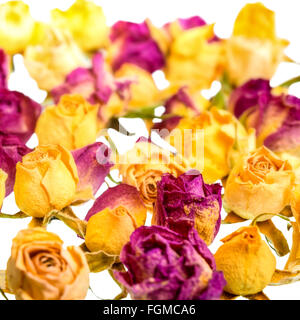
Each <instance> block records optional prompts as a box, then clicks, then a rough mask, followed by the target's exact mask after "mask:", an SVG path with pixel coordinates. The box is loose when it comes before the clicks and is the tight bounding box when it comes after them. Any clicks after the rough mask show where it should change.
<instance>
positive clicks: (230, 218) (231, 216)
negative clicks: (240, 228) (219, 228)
mask: <svg viewBox="0 0 300 320" xmlns="http://www.w3.org/2000/svg"><path fill="white" fill-rule="evenodd" d="M244 221H246V220H245V219H243V218H241V217H240V216H238V215H237V214H235V213H234V212H233V211H230V212H229V213H228V214H227V216H226V217H225V219H224V220H222V224H232V223H240V222H244Z"/></svg>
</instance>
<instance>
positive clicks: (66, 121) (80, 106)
mask: <svg viewBox="0 0 300 320" xmlns="http://www.w3.org/2000/svg"><path fill="white" fill-rule="evenodd" d="M97 113H98V105H91V104H89V103H88V102H87V101H86V100H85V99H84V98H83V97H82V96H80V95H63V96H62V97H61V99H60V101H59V103H58V104H57V105H56V106H48V107H46V108H45V110H44V112H43V113H42V114H41V116H40V117H39V119H38V121H37V125H36V129H35V131H36V134H37V136H38V139H39V144H60V145H62V146H64V147H65V148H67V149H69V150H73V149H79V148H81V147H84V146H86V145H88V144H90V143H93V142H95V141H96V138H97V136H98V132H99V129H100V128H99V121H98V117H97Z"/></svg>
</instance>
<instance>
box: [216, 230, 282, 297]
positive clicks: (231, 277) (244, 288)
mask: <svg viewBox="0 0 300 320" xmlns="http://www.w3.org/2000/svg"><path fill="white" fill-rule="evenodd" d="M222 242H224V244H223V245H222V246H221V247H219V249H218V250H217V252H216V253H215V255H214V256H215V260H216V264H217V270H220V271H223V273H224V277H225V279H226V281H227V284H226V286H225V288H224V290H225V291H226V292H229V293H231V294H234V295H242V296H245V295H251V294H255V293H258V292H260V291H262V290H263V289H264V288H265V286H267V285H268V284H269V283H270V281H271V278H272V276H273V273H274V271H275V268H276V259H275V257H274V255H273V253H272V252H271V249H270V248H269V246H268V245H267V244H266V243H265V242H264V241H263V240H262V239H261V236H260V234H259V230H258V228H257V227H256V226H249V227H242V228H240V229H238V230H237V231H235V232H233V233H232V234H230V235H229V236H227V237H225V238H224V239H222Z"/></svg>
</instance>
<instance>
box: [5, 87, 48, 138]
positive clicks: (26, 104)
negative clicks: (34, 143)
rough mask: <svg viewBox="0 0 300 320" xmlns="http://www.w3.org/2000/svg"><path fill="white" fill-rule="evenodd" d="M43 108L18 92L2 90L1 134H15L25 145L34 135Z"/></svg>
mask: <svg viewBox="0 0 300 320" xmlns="http://www.w3.org/2000/svg"><path fill="white" fill-rule="evenodd" d="M41 110H42V107H41V105H40V104H38V103H37V102H35V101H33V100H31V99H30V98H28V97H27V96H25V95H24V94H22V93H20V92H17V91H10V90H7V89H5V88H1V89H0V132H2V133H4V134H13V135H16V136H18V137H19V138H20V140H21V141H22V142H24V143H26V142H27V140H28V139H29V138H30V137H31V135H32V134H33V133H34V129H35V125H36V121H37V119H38V117H39V115H40V113H41Z"/></svg>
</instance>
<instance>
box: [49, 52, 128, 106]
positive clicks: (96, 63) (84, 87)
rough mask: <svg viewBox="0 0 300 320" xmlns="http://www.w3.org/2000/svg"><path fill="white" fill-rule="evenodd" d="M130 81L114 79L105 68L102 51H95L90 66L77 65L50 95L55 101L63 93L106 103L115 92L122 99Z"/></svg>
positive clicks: (125, 96)
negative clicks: (79, 95) (75, 94)
mask: <svg viewBox="0 0 300 320" xmlns="http://www.w3.org/2000/svg"><path fill="white" fill-rule="evenodd" d="M131 82H132V81H130V80H128V79H118V80H116V79H115V78H114V77H113V75H112V74H111V73H110V72H109V71H108V70H107V69H106V67H105V63H104V56H103V53H101V52H97V53H96V54H95V55H94V56H93V59H92V67H91V68H89V69H88V68H82V67H79V68H77V69H75V70H73V71H72V72H71V73H69V74H68V75H67V77H66V80H65V82H64V83H63V84H61V85H59V86H58V87H56V88H54V89H53V90H52V91H51V95H52V97H53V99H54V102H55V103H57V102H58V101H59V99H60V97H61V96H62V95H64V94H73V93H77V94H81V95H82V96H83V97H84V98H85V99H86V100H87V101H89V102H90V103H91V104H96V103H100V104H101V105H102V104H106V103H107V102H108V101H109V99H110V97H111V95H112V94H113V93H114V92H116V93H117V94H118V95H119V96H120V98H121V99H122V100H125V98H127V97H128V96H129V93H128V91H129V87H130V84H131Z"/></svg>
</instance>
